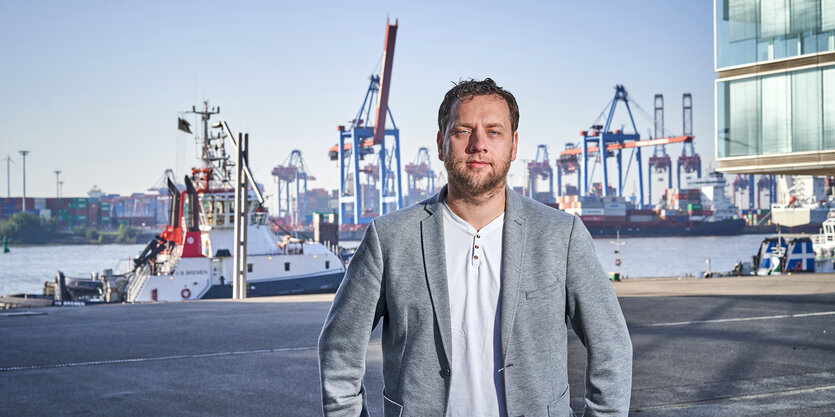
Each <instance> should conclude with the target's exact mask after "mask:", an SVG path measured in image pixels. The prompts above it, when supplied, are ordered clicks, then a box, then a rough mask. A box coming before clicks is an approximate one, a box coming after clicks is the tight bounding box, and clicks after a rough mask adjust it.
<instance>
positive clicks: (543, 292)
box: [525, 281, 562, 300]
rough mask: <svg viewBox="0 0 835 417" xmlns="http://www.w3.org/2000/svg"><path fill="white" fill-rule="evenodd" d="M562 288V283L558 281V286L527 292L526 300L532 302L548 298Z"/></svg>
mask: <svg viewBox="0 0 835 417" xmlns="http://www.w3.org/2000/svg"><path fill="white" fill-rule="evenodd" d="M561 286H562V282H561V281H558V282H557V283H556V284H553V285H549V286H547V287H545V288H540V289H536V290H531V291H525V298H526V299H528V300H530V299H532V298H543V297H547V296H549V295H551V294H553V293H555V292H557V290H559V289H560V287H561Z"/></svg>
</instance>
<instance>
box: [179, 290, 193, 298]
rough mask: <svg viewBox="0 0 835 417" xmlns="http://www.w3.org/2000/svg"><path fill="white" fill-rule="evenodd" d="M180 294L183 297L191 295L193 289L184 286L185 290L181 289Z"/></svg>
mask: <svg viewBox="0 0 835 417" xmlns="http://www.w3.org/2000/svg"><path fill="white" fill-rule="evenodd" d="M180 296H181V297H183V298H189V297H191V290H189V289H188V288H183V290H182V291H180Z"/></svg>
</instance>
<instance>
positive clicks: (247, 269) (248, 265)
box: [246, 264, 252, 272]
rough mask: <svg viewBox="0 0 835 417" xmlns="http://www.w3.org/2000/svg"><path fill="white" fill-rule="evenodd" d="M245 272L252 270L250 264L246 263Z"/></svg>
mask: <svg viewBox="0 0 835 417" xmlns="http://www.w3.org/2000/svg"><path fill="white" fill-rule="evenodd" d="M246 272H252V264H246Z"/></svg>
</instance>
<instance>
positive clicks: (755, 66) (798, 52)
mask: <svg viewBox="0 0 835 417" xmlns="http://www.w3.org/2000/svg"><path fill="white" fill-rule="evenodd" d="M715 41H716V45H715V67H716V72H717V74H718V79H717V80H716V106H715V108H716V157H717V161H718V163H719V170H720V171H725V172H733V173H770V174H808V175H833V173H835V0H716V3H715Z"/></svg>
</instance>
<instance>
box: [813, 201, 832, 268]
mask: <svg viewBox="0 0 835 417" xmlns="http://www.w3.org/2000/svg"><path fill="white" fill-rule="evenodd" d="M812 247H813V248H814V250H815V272H835V211H830V212H829V215H828V216H827V219H826V220H824V221H823V224H822V225H821V229H820V233H818V235H816V236H814V238H813V239H812Z"/></svg>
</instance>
